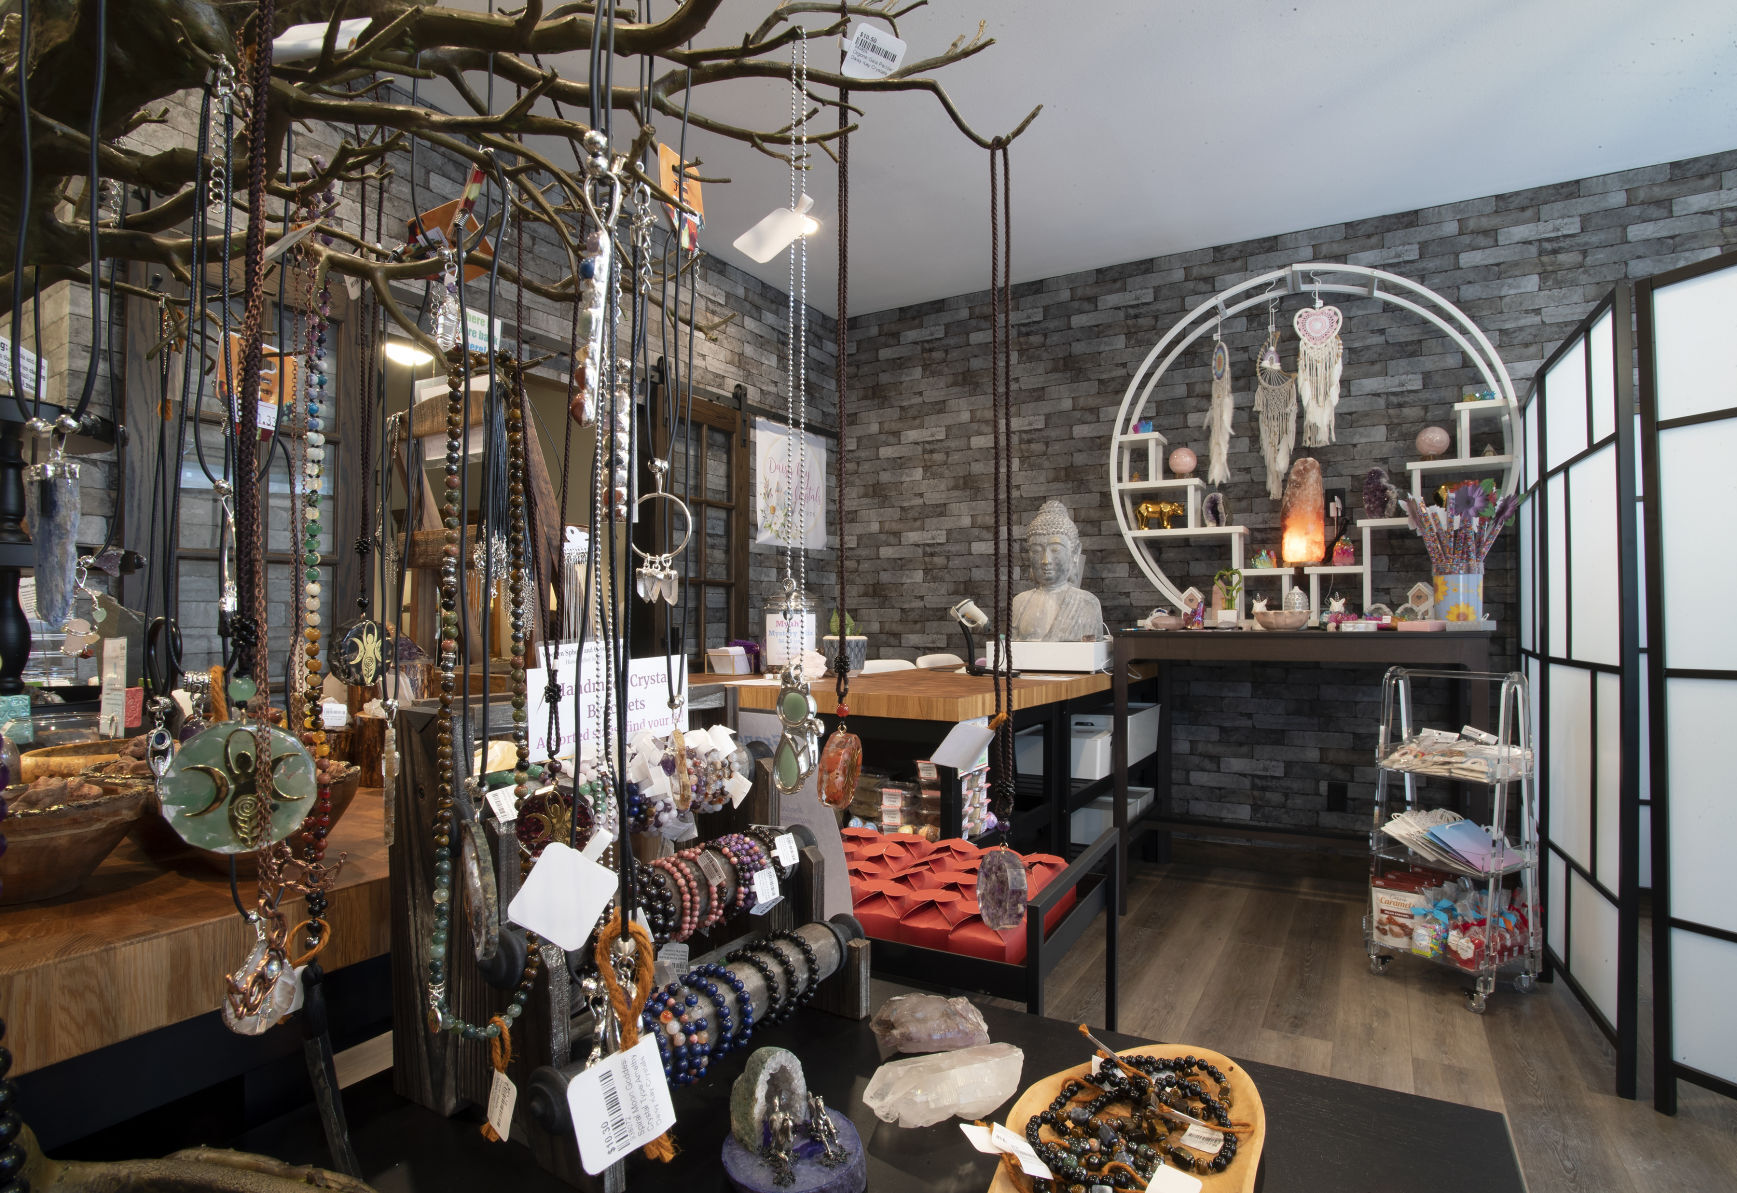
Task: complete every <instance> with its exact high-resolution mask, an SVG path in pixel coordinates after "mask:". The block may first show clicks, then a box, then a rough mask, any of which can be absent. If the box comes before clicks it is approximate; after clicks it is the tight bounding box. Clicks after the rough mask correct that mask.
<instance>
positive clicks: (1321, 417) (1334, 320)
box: [1292, 286, 1345, 447]
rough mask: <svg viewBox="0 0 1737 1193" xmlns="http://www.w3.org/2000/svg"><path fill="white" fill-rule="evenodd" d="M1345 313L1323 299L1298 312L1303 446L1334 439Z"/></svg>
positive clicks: (1317, 298)
mask: <svg viewBox="0 0 1737 1193" xmlns="http://www.w3.org/2000/svg"><path fill="white" fill-rule="evenodd" d="M1344 322H1345V315H1344V313H1343V312H1342V311H1340V310H1339V308H1338V307H1330V306H1327V305H1326V304H1325V303H1323V302H1322V301H1321V291H1320V288H1319V287H1318V286H1317V287H1316V290H1315V305H1314V306H1312V307H1304V308H1303V309H1302V310H1300V311H1298V312H1297V316H1296V318H1295V319H1294V320H1293V321H1292V325H1293V326H1294V327H1295V328H1296V329H1297V397H1298V398H1299V399H1300V400H1301V402H1302V405H1303V446H1304V447H1325V446H1327V445H1328V444H1329V443H1332V442H1333V412H1334V410H1335V408H1336V407H1337V406H1338V405H1339V377H1340V375H1341V374H1342V373H1343V372H1344V369H1345V345H1344V342H1343V341H1341V340H1340V339H1339V329H1340V327H1341V326H1343V324H1344Z"/></svg>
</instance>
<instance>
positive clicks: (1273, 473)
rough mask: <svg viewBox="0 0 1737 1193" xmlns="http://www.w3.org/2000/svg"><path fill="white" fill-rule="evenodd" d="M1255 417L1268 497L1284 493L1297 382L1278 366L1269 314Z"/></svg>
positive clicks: (1292, 440)
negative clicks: (1258, 426)
mask: <svg viewBox="0 0 1737 1193" xmlns="http://www.w3.org/2000/svg"><path fill="white" fill-rule="evenodd" d="M1254 407H1255V415H1256V417H1257V418H1258V419H1259V420H1260V426H1261V458H1262V459H1263V460H1265V461H1266V465H1267V496H1268V497H1271V498H1272V499H1273V500H1274V501H1277V500H1278V499H1279V497H1280V495H1282V494H1283V493H1284V491H1285V473H1286V472H1287V471H1289V470H1290V467H1291V449H1292V448H1294V447H1295V446H1296V445H1297V379H1296V377H1295V376H1294V375H1293V374H1290V373H1287V372H1285V370H1284V367H1283V366H1282V365H1281V364H1280V363H1279V329H1278V328H1277V327H1275V326H1274V325H1273V320H1272V318H1271V315H1270V313H1269V316H1268V319H1267V342H1266V345H1265V346H1264V347H1263V348H1261V354H1260V357H1259V359H1257V360H1256V361H1255V397H1254Z"/></svg>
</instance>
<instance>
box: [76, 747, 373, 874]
mask: <svg viewBox="0 0 1737 1193" xmlns="http://www.w3.org/2000/svg"><path fill="white" fill-rule="evenodd" d="M129 781H132V780H126V779H120V780H115V779H109V780H103V779H101V778H98V777H96V776H91V777H90V782H93V783H104V782H108V783H126V782H129ZM361 782H362V771H361V768H360V767H355V766H348V767H345V768H344V773H343V774H342V775H340V776H339V777H338V778H337V779H336V780H334V781H333V782H332V784H331V793H332V823H331V825H330V826H329V827H330V828H336V827H337V826H338V820H339V818H340V817H342V816H343V814H344V812H345V811H346V810H348V808H349V807H350V804H351V802H352V801H353V800H354V799H355V798H356V790H357V788H358V787H360V786H361ZM139 844H140V845H142V846H143V847H144V850H145V853H146V854H147V855H148V856H149V857H150V858H151V859H152V860H154V861H159V862H172V861H178V860H180V859H181V858H189V859H191V860H193V861H196V862H198V863H199V864H200V865H202V866H204V867H205V868H207V869H210V870H215V871H216V872H217V873H219V874H224V875H227V874H228V873H229V863H230V860H231V859H232V858H233V859H234V861H235V876H236V877H237V878H254V877H257V876H258V874H259V866H258V863H256V862H255V861H254V856H253V854H251V853H235V854H230V853H218V852H216V851H215V850H211V849H198V848H195V847H194V846H192V845H189V844H187V842H185V841H183V840H182V839H181V834H179V833H177V832H176V831H175V830H174V829H173V828H171V827H169V822H168V821H167V820H165V819H163V807H162V805H161V804H160V803H159V802H158V801H157V798H156V792H155V788H154V787H153V788H152V794H151V799H150V808H149V811H148V814H147V815H146V816H145V817H144V818H143V819H141V820H140V821H139Z"/></svg>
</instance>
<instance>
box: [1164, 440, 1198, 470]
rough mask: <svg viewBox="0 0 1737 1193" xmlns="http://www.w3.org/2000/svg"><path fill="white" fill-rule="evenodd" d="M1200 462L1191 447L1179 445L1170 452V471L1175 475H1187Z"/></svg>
mask: <svg viewBox="0 0 1737 1193" xmlns="http://www.w3.org/2000/svg"><path fill="white" fill-rule="evenodd" d="M1199 462H1200V460H1199V458H1198V457H1197V456H1195V454H1194V452H1193V451H1192V450H1191V449H1189V448H1186V447H1179V448H1177V449H1176V450H1175V451H1173V452H1171V453H1170V472H1171V474H1172V475H1174V476H1187V475H1188V474H1189V473H1191V472H1193V471H1194V466H1195V465H1196V464H1198V463H1199Z"/></svg>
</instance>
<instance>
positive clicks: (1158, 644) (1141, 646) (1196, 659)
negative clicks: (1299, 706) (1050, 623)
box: [1110, 629, 1495, 906]
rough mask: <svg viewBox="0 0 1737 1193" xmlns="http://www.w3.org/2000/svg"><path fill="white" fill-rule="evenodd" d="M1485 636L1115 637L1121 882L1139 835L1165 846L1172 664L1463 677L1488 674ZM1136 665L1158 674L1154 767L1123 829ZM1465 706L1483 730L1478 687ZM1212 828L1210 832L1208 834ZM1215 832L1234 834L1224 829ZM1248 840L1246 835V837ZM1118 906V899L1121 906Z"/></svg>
mask: <svg viewBox="0 0 1737 1193" xmlns="http://www.w3.org/2000/svg"><path fill="white" fill-rule="evenodd" d="M1494 636H1495V633H1494V631H1492V630H1465V631H1454V632H1451V633H1450V632H1447V631H1441V632H1437V633H1409V632H1401V631H1399V630H1379V631H1377V632H1375V633H1373V634H1369V633H1350V634H1347V633H1344V632H1330V631H1327V630H1283V631H1273V630H1266V631H1255V630H1248V629H1236V630H1136V629H1128V630H1120V631H1118V632H1117V634H1116V636H1115V648H1114V651H1113V653H1112V656H1111V657H1112V666H1111V672H1112V673H1113V683H1112V687H1113V689H1114V692H1115V709H1116V719H1115V732H1114V734H1113V737H1112V741H1111V746H1110V770H1111V773H1112V776H1113V778H1114V791H1115V799H1114V800H1113V801H1112V803H1113V810H1114V814H1115V824H1116V827H1117V829H1119V830H1120V831H1121V834H1122V843H1121V847H1122V851H1123V853H1122V865H1121V867H1120V868H1121V872H1122V881H1123V889H1124V894H1125V892H1126V887H1127V875H1128V866H1127V849H1128V846H1129V845H1130V844H1131V843H1132V841H1133V840H1134V838H1136V837H1138V836H1140V835H1142V834H1143V833H1146V832H1156V833H1160V834H1162V837H1161V840H1164V841H1166V842H1167V841H1168V838H1169V830H1168V829H1166V828H1165V827H1164V826H1165V825H1166V824H1172V825H1174V824H1176V823H1177V822H1176V821H1174V819H1167V818H1166V817H1165V814H1164V809H1165V808H1167V807H1169V799H1170V789H1171V784H1172V777H1173V770H1174V765H1175V763H1174V751H1173V749H1172V746H1173V739H1174V729H1175V712H1174V709H1173V707H1172V703H1171V702H1172V698H1173V692H1172V687H1171V680H1172V672H1173V671H1174V669H1175V665H1176V664H1178V663H1325V664H1329V665H1332V666H1338V667H1392V666H1401V665H1402V666H1410V667H1457V668H1460V669H1462V670H1465V671H1474V672H1482V671H1488V670H1489V669H1490V642H1491V639H1492V638H1493V637H1494ZM1137 663H1155V664H1156V665H1157V668H1158V674H1157V680H1158V760H1157V761H1158V766H1157V771H1158V774H1157V777H1156V782H1155V788H1156V790H1155V791H1154V792H1153V798H1152V806H1151V807H1150V808H1149V809H1147V811H1146V814H1145V815H1144V816H1142V817H1141V819H1140V822H1139V823H1137V824H1135V825H1132V826H1130V825H1129V823H1128V686H1129V682H1130V675H1131V674H1132V671H1131V669H1132V668H1133V666H1134V665H1135V664H1137ZM1462 687H1463V688H1465V689H1468V691H1467V692H1466V693H1465V698H1466V700H1467V704H1466V706H1465V707H1464V708H1463V710H1462V712H1463V714H1464V715H1465V717H1466V719H1467V721H1468V722H1469V723H1471V724H1473V725H1478V726H1483V727H1487V726H1488V723H1489V712H1490V709H1489V691H1488V689H1487V688H1486V687H1485V686H1484V685H1483V684H1465V685H1462ZM1215 827H1217V826H1215ZM1222 831H1240V830H1239V827H1238V826H1233V825H1225V826H1222ZM1251 835H1252V833H1251ZM1124 906H1125V898H1124Z"/></svg>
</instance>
